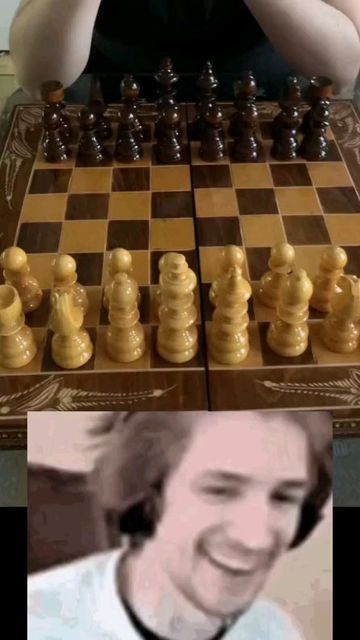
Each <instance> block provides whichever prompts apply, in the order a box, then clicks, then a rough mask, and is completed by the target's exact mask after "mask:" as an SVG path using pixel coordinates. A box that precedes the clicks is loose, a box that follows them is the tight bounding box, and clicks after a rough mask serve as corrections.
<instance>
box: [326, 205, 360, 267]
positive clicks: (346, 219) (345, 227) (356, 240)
mask: <svg viewBox="0 0 360 640" xmlns="http://www.w3.org/2000/svg"><path fill="white" fill-rule="evenodd" d="M325 224H326V226H327V228H328V231H329V234H330V238H331V240H332V242H333V243H334V244H343V245H346V244H349V245H360V214H358V213H349V214H346V213H342V214H336V213H334V214H330V215H328V216H325ZM359 268H360V266H359Z"/></svg>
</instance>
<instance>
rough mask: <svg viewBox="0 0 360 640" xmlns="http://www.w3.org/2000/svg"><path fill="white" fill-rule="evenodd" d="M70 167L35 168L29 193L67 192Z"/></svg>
mask: <svg viewBox="0 0 360 640" xmlns="http://www.w3.org/2000/svg"><path fill="white" fill-rule="evenodd" d="M71 173H72V170H71V169H35V171H34V173H33V177H32V181H31V184H30V189H29V193H67V191H68V188H69V182H70V176H71Z"/></svg>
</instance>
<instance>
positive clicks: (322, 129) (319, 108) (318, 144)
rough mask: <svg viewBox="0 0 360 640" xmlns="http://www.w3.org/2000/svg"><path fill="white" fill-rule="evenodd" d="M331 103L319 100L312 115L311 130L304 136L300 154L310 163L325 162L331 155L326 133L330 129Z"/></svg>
mask: <svg viewBox="0 0 360 640" xmlns="http://www.w3.org/2000/svg"><path fill="white" fill-rule="evenodd" d="M329 107H330V101H329V100H327V99H326V98H325V99H324V100H319V101H318V102H317V104H316V105H315V107H314V108H313V113H312V122H311V129H310V131H309V132H308V133H306V134H305V135H304V138H303V140H302V143H301V145H300V153H301V155H302V156H303V157H304V158H305V160H308V161H314V160H325V159H326V158H327V156H328V153H329V143H328V140H327V136H326V132H327V129H328V127H329V115H330V109H329Z"/></svg>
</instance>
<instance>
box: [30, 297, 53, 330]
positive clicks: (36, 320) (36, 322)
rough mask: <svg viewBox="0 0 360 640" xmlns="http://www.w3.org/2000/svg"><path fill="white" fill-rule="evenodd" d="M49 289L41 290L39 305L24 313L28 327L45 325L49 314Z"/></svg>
mask: <svg viewBox="0 0 360 640" xmlns="http://www.w3.org/2000/svg"><path fill="white" fill-rule="evenodd" d="M50 293H51V291H50V289H44V290H43V298H42V300H41V304H40V307H39V308H38V309H35V311H32V312H31V313H27V314H26V324H27V325H28V326H29V327H39V328H40V327H46V326H47V323H48V321H49V314H50Z"/></svg>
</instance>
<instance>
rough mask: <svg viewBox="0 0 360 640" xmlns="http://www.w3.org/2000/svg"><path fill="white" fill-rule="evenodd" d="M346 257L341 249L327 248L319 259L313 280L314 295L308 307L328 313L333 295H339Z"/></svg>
mask: <svg viewBox="0 0 360 640" xmlns="http://www.w3.org/2000/svg"><path fill="white" fill-rule="evenodd" d="M346 263H347V255H346V253H345V251H344V249H342V248H341V247H328V248H327V249H325V251H324V252H323V253H322V255H321V258H320V266H319V273H318V274H317V275H316V277H315V279H314V293H313V295H312V297H311V300H310V306H311V307H312V308H313V309H317V311H324V312H326V313H329V312H330V311H331V310H332V307H331V302H332V298H333V297H334V295H336V294H337V293H340V288H339V286H338V281H339V278H340V277H341V276H342V275H343V273H344V268H345V266H346Z"/></svg>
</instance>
